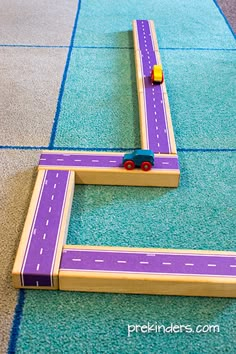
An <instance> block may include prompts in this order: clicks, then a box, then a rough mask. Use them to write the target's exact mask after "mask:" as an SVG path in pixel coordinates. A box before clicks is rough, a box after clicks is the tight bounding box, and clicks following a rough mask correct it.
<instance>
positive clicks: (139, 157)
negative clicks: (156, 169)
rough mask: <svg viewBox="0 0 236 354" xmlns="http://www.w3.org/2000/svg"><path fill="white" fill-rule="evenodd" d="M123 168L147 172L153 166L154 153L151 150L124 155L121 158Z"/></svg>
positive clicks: (140, 150)
mask: <svg viewBox="0 0 236 354" xmlns="http://www.w3.org/2000/svg"><path fill="white" fill-rule="evenodd" d="M123 166H124V168H126V170H133V169H134V168H135V167H141V169H142V170H143V171H149V170H151V168H152V166H154V153H153V151H152V150H142V149H139V150H135V151H133V152H132V153H129V154H125V155H124V157H123Z"/></svg>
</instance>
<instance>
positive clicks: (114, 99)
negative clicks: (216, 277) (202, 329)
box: [16, 0, 236, 354]
mask: <svg viewBox="0 0 236 354" xmlns="http://www.w3.org/2000/svg"><path fill="white" fill-rule="evenodd" d="M140 18H143V19H153V20H154V21H155V25H156V30H157V35H158V40H159V46H160V47H161V57H162V62H163V67H164V72H165V79H166V85H167V90H168V94H169V101H170V107H171V112H172V120H173V126H174V131H175V138H176V143H177V148H179V149H180V150H181V151H180V152H179V158H180V168H181V183H180V186H179V188H178V189H169V188H144V187H113V186H76V188H75V196H74V200H73V207H72V215H71V221H70V225H69V234H68V239H67V243H68V244H85V245H88V244H90V245H114V246H118V245H119V246H132V247H163V248H184V249H204V250H208V249H209V250H231V251H236V237H235V236H236V232H235V230H236V210H235V205H236V193H235V188H233V186H235V180H236V178H235V175H236V174H235V165H236V157H235V152H232V151H230V149H235V128H236V123H235V116H236V108H235V107H236V106H235V99H236V90H235V75H236V66H235V51H234V49H235V48H236V47H235V40H234V38H233V36H232V33H231V32H230V30H229V28H228V27H227V25H226V23H225V21H224V19H223V17H222V15H221V14H220V12H219V11H218V9H217V7H216V6H215V4H214V2H213V1H212V0H199V1H194V0H192V1H188V0H176V1H170V0H162V1H161V0H159V1H154V0H150V1H135V0H121V1H111V0H97V1H95V0H84V1H82V4H81V11H80V15H79V21H78V27H77V28H76V32H75V41H74V46H77V47H76V48H73V49H72V55H71V59H70V62H69V69H68V73H67V77H66V81H65V89H64V93H63V96H62V100H61V109H60V114H59V120H58V126H57V132H56V137H55V144H54V145H55V147H61V148H76V147H81V148H91V150H92V149H96V148H110V149H132V148H134V147H139V146H140V136H139V123H138V101H137V93H136V81H135V66H134V54H133V42H132V33H131V21H132V20H133V19H140ZM78 46H79V47H81V46H83V47H86V48H78ZM87 47H90V48H87ZM99 47H104V48H99ZM113 47H115V48H113ZM120 47H122V48H120ZM189 48H190V49H191V50H190V49H189ZM184 49H185V50H184ZM185 149H186V151H185ZM191 149H196V150H195V151H191ZM198 149H199V150H198ZM201 149H205V150H204V151H201ZM207 149H208V151H207ZM227 149H228V151H227ZM148 322H149V323H150V324H155V323H156V324H158V325H165V326H169V325H170V324H171V323H172V324H174V325H190V326H192V327H193V328H195V326H196V325H219V326H220V332H219V333H200V334H197V333H186V332H183V333H176V334H173V333H169V334H168V333H166V334H164V333H149V334H148V333H146V334H145V333H131V335H130V337H128V333H127V329H128V327H127V326H128V325H135V324H137V325H145V324H147V323H148ZM235 323H236V301H235V299H217V298H216V299H214V298H194V297H192V298H187V297H174V296H143V295H123V294H119V295H117V294H95V293H94V294H92V293H91V294H89V293H88V294H86V293H73V292H56V291H55V292H53V291H30V290H29V291H28V290H27V291H25V300H24V307H23V314H22V319H21V323H20V328H19V335H18V340H17V344H16V348H17V353H32V354H33V353H42V354H44V353H79V354H80V353H89V354H90V353H106V354H112V353H121V354H126V353H127V354H136V353H137V354H140V353H142V354H150V353H153V354H154V353H161V354H163V353H164V354H172V353H173V354H199V353H206V354H209V353H212V354H214V353H218V352H222V353H232V354H233V353H235V351H236V340H235V338H236V326H235Z"/></svg>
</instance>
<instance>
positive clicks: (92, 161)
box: [39, 152, 179, 170]
mask: <svg viewBox="0 0 236 354" xmlns="http://www.w3.org/2000/svg"><path fill="white" fill-rule="evenodd" d="M123 156H124V154H120V155H96V153H94V155H84V154H79V153H78V154H70V153H69V152H68V153H64V154H61V153H53V154H47V153H44V154H42V155H41V157H40V161H39V166H45V167H50V166H60V167H62V166H63V167H68V169H69V168H70V167H71V168H72V169H73V167H94V168H96V167H99V168H103V167H104V168H105V167H107V168H111V167H122V158H123ZM153 169H154V170H179V163H178V158H177V157H176V156H167V157H158V156H155V161H154V167H153Z"/></svg>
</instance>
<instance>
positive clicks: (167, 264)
mask: <svg viewBox="0 0 236 354" xmlns="http://www.w3.org/2000/svg"><path fill="white" fill-rule="evenodd" d="M60 270H74V271H88V272H109V273H110V272H111V273H117V272H118V273H119V272H122V273H137V274H138V273H145V274H156V275H158V274H160V275H161V274H166V275H195V276H199V275H200V276H220V277H236V257H235V256H224V255H204V254H197V255H196V254H179V253H176V254H175V253H161V252H160V253H148V252H128V251H127V252H124V251H97V250H70V249H67V250H64V251H63V253H62V258H61V265H60Z"/></svg>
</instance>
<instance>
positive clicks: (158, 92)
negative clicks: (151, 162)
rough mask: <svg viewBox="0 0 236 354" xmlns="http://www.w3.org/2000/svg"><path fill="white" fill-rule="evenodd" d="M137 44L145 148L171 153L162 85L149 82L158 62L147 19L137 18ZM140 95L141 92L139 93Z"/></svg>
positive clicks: (155, 151) (156, 151)
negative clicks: (139, 58) (143, 114)
mask: <svg viewBox="0 0 236 354" xmlns="http://www.w3.org/2000/svg"><path fill="white" fill-rule="evenodd" d="M136 24H137V32H138V46H139V50H140V56H141V70H142V77H143V100H144V110H145V120H146V127H147V131H146V139H147V145H148V146H147V148H148V149H151V150H152V151H154V153H162V154H168V153H172V151H171V145H170V138H169V130H168V123H167V113H166V106H165V100H164V93H163V86H162V85H155V84H153V83H152V82H151V71H152V68H153V65H155V64H160V63H158V60H157V56H156V52H155V51H154V50H155V49H154V46H153V38H152V35H151V30H150V25H149V21H147V20H137V21H136ZM140 95H141V93H140Z"/></svg>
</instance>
